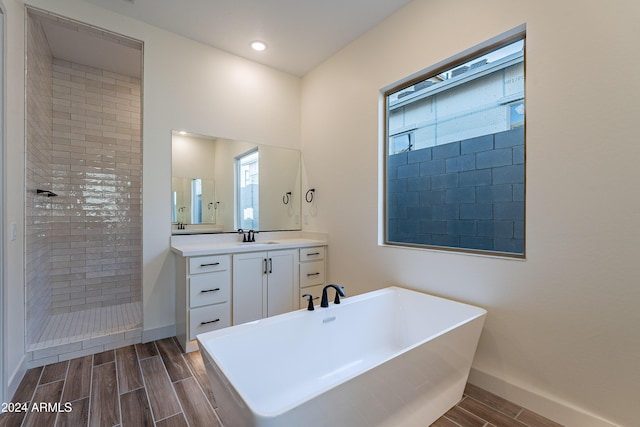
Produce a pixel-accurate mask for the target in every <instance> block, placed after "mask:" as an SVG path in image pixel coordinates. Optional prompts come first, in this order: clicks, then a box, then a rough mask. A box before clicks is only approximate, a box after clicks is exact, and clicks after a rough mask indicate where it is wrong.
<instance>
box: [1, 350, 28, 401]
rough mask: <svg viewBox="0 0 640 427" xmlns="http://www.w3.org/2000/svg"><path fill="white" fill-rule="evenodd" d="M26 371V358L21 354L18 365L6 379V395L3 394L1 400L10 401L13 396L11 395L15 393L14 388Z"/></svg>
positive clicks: (16, 387) (15, 388)
mask: <svg viewBox="0 0 640 427" xmlns="http://www.w3.org/2000/svg"><path fill="white" fill-rule="evenodd" d="M25 372H27V358H26V356H22V359H21V360H20V363H19V364H18V367H17V368H16V369H15V370H14V371H13V373H12V374H11V376H10V378H9V381H7V388H6V393H7V394H6V395H5V396H4V400H3V402H10V401H11V399H12V398H13V395H14V394H16V390H18V386H19V385H20V381H22V378H24V374H25Z"/></svg>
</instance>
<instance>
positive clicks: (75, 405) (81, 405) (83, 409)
mask: <svg viewBox="0 0 640 427" xmlns="http://www.w3.org/2000/svg"><path fill="white" fill-rule="evenodd" d="M69 368H71V366H69ZM65 388H66V387H65ZM64 403H65V401H64V398H63V404H64ZM88 425H89V398H88V397H85V398H84V399H80V400H76V401H75V402H71V411H70V412H61V413H60V414H58V421H57V422H56V427H87V426H88Z"/></svg>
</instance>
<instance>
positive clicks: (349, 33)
mask: <svg viewBox="0 0 640 427" xmlns="http://www.w3.org/2000/svg"><path fill="white" fill-rule="evenodd" d="M84 1H87V2H89V3H93V4H95V5H98V6H101V7H103V8H105V9H109V10H111V11H114V12H117V13H119V14H122V15H126V16H129V17H131V18H135V19H137V20H139V21H143V22H146V23H148V24H151V25H154V26H156V27H160V28H163V29H165V30H168V31H171V32H173V33H177V34H180V35H182V36H184V37H187V38H190V39H193V40H196V41H199V42H202V43H205V44H207V45H210V46H213V47H216V48H218V49H221V50H224V51H227V52H230V53H233V54H235V55H238V56H241V57H244V58H247V59H250V60H253V61H256V62H259V63H262V64H265V65H268V66H270V67H273V68H276V69H279V70H281V71H284V72H286V73H289V74H293V75H296V76H303V75H305V74H306V73H308V72H309V71H311V70H312V69H313V68H315V67H316V66H318V65H319V64H320V63H322V62H323V61H324V60H326V59H327V58H329V57H330V56H331V55H333V54H334V53H336V52H338V51H339V50H340V49H342V48H343V47H345V46H346V45H347V44H349V43H350V42H351V41H353V40H355V39H356V38H358V37H359V36H360V35H362V34H364V33H365V32H367V31H368V30H369V29H371V28H373V27H374V26H375V25H376V24H378V23H379V22H381V21H382V20H384V19H385V18H386V17H388V16H390V15H391V14H393V13H394V12H395V11H397V10H398V9H400V8H401V7H402V6H404V5H405V4H407V3H409V2H410V1H411V0H322V1H318V0H180V1H175V0H84ZM254 40H261V41H263V42H265V43H266V44H267V46H268V47H267V50H265V51H263V52H255V51H252V49H251V48H250V46H249V45H250V43H251V42H252V41H254Z"/></svg>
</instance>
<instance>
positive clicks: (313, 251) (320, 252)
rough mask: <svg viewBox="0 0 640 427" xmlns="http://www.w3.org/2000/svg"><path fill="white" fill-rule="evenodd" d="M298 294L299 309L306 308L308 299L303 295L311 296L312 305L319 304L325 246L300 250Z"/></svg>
mask: <svg viewBox="0 0 640 427" xmlns="http://www.w3.org/2000/svg"><path fill="white" fill-rule="evenodd" d="M299 250H300V292H299V308H307V306H308V304H309V300H308V298H303V297H302V295H304V294H311V295H313V298H314V300H313V302H314V305H318V304H320V297H321V295H322V288H323V287H324V285H325V271H326V267H325V258H326V247H325V246H313V247H308V248H300V249H299Z"/></svg>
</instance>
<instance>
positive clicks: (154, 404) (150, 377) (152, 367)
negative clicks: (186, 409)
mask: <svg viewBox="0 0 640 427" xmlns="http://www.w3.org/2000/svg"><path fill="white" fill-rule="evenodd" d="M140 367H141V368H142V376H143V377H144V383H145V388H146V389H147V393H148V395H149V403H150V405H151V411H152V412H153V417H154V419H156V420H162V419H164V418H168V417H170V416H172V415H175V414H177V413H178V412H181V408H180V404H179V403H178V398H177V397H176V395H175V393H174V391H173V386H172V385H171V381H170V380H169V375H167V371H166V370H165V367H164V365H163V364H162V358H161V357H160V356H153V357H149V358H147V359H144V360H141V361H140Z"/></svg>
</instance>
